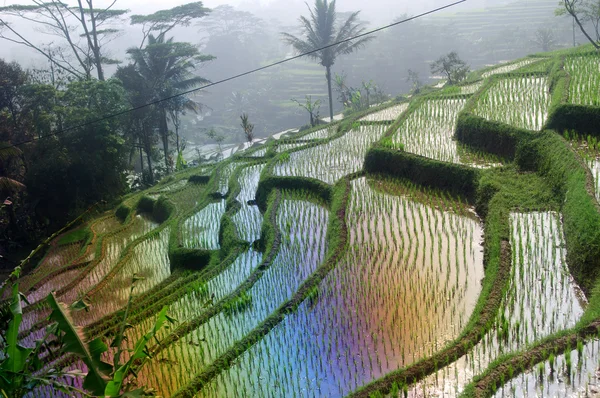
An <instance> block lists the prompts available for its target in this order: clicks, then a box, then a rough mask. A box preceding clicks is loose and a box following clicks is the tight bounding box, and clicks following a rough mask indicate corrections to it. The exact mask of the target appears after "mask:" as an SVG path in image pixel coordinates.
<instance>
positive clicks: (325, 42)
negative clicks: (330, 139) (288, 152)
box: [282, 0, 374, 120]
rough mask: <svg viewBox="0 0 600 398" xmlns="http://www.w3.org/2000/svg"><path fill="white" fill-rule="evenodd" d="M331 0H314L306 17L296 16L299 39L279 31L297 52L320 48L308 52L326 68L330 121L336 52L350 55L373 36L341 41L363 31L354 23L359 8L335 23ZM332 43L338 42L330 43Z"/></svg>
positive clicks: (334, 0) (360, 26) (333, 4)
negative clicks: (298, 23)
mask: <svg viewBox="0 0 600 398" xmlns="http://www.w3.org/2000/svg"><path fill="white" fill-rule="evenodd" d="M335 2H336V0H332V1H331V2H328V1H327V0H315V6H314V9H310V7H309V12H310V19H309V18H306V17H303V16H302V17H300V24H301V26H302V29H303V31H304V32H303V33H304V37H303V38H298V37H296V36H294V35H291V34H289V33H282V36H283V39H284V40H285V41H286V42H287V43H289V44H291V45H292V47H294V49H295V50H296V52H297V53H299V54H303V53H308V52H311V51H315V50H317V49H321V50H319V51H315V52H312V53H311V54H309V57H311V58H313V59H315V60H317V61H319V63H320V64H321V65H323V66H324V67H325V69H326V75H325V76H326V78H327V89H328V92H329V116H330V117H331V120H333V100H332V98H331V67H332V66H333V64H334V63H335V60H336V58H337V57H338V55H343V54H350V53H352V52H354V51H356V50H358V49H359V48H360V47H362V46H364V45H365V44H366V43H367V42H368V41H370V40H372V39H374V36H368V37H362V38H360V39H357V40H352V41H344V40H348V39H349V38H351V37H354V36H357V35H360V34H362V33H364V31H365V29H364V28H363V27H362V25H361V24H360V23H359V22H358V14H359V13H360V11H356V12H353V13H352V14H350V16H349V17H348V19H347V20H346V21H345V22H344V23H342V24H341V25H338V24H336V12H335ZM340 42H342V43H340ZM334 43H339V44H335V45H333V44H334ZM328 46H330V47H328ZM324 47H327V48H324Z"/></svg>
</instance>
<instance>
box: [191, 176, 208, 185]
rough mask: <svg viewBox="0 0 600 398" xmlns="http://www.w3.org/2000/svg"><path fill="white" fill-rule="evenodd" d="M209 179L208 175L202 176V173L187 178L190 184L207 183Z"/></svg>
mask: <svg viewBox="0 0 600 398" xmlns="http://www.w3.org/2000/svg"><path fill="white" fill-rule="evenodd" d="M209 180H210V176H203V175H193V176H190V178H188V182H189V183H190V184H208V181H209Z"/></svg>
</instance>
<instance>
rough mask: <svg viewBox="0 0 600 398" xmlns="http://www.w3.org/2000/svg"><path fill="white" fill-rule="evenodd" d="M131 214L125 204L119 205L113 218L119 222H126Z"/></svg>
mask: <svg viewBox="0 0 600 398" xmlns="http://www.w3.org/2000/svg"><path fill="white" fill-rule="evenodd" d="M131 212H132V210H131V209H130V208H129V207H127V205H125V203H121V204H120V205H119V207H117V210H115V216H116V217H117V218H118V219H119V220H121V222H125V220H127V218H128V217H129V215H130V214H131Z"/></svg>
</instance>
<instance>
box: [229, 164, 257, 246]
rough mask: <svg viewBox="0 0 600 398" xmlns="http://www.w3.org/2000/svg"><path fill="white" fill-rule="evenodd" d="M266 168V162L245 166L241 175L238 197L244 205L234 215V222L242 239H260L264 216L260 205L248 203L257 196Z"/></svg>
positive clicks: (251, 240) (252, 240)
mask: <svg viewBox="0 0 600 398" xmlns="http://www.w3.org/2000/svg"><path fill="white" fill-rule="evenodd" d="M264 168H265V165H264V164H258V165H255V166H250V167H245V168H244V169H242V172H241V173H240V176H239V179H238V180H239V183H240V186H241V191H240V193H239V194H238V196H237V197H236V200H237V201H238V202H240V204H241V205H242V207H241V208H240V210H239V211H238V212H237V213H236V214H235V215H234V216H233V222H234V223H235V226H236V228H237V231H238V234H239V236H240V238H241V239H243V240H245V241H248V242H254V241H255V240H258V239H260V229H261V226H262V220H263V216H262V214H261V213H260V210H259V209H258V206H256V205H251V204H248V202H249V201H253V200H254V199H255V198H256V190H257V189H258V181H259V180H260V173H261V172H262V170H263V169H264Z"/></svg>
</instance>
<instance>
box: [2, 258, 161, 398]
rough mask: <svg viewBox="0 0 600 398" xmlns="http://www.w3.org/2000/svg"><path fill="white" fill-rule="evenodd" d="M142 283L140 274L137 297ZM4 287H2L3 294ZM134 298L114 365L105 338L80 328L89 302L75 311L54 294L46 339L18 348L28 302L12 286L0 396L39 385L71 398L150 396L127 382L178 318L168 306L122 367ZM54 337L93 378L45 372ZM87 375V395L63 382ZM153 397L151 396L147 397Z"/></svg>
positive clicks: (76, 373)
mask: <svg viewBox="0 0 600 398" xmlns="http://www.w3.org/2000/svg"><path fill="white" fill-rule="evenodd" d="M19 273H20V268H19V267H17V268H16V269H15V271H14V272H13V274H11V277H10V279H9V281H8V283H10V282H11V281H13V280H16V279H17V278H18V276H19ZM137 280H139V279H138V278H136V277H135V276H134V279H133V283H132V286H131V293H132V292H133V289H134V287H135V282H136V281H137ZM3 291H4V288H3V289H2V292H0V293H3ZM131 297H132V295H131V294H130V298H129V301H128V305H127V310H126V311H125V314H124V317H123V320H122V323H121V328H120V334H119V336H117V338H116V339H115V344H113V346H114V347H116V348H117V354H116V356H115V362H114V365H111V364H108V363H106V362H103V361H102V359H101V356H102V354H103V353H105V352H106V351H107V350H108V347H107V346H106V344H104V343H103V342H102V340H101V339H100V338H98V339H95V340H92V341H88V340H87V338H86V337H85V335H84V334H83V332H82V330H81V329H80V328H79V327H77V326H75V325H74V323H73V321H72V318H71V311H77V310H82V309H86V308H87V304H85V303H84V302H83V301H77V302H75V303H74V304H73V305H72V306H71V308H69V307H67V306H66V305H65V304H63V303H61V302H58V301H57V300H56V296H55V295H54V293H51V294H49V295H48V297H47V302H48V305H49V307H50V309H51V313H50V318H49V319H50V321H52V322H53V323H51V325H50V326H49V327H47V329H46V334H45V336H44V337H43V338H42V339H41V340H38V341H37V342H36V344H35V347H34V348H24V347H22V346H21V345H19V344H18V341H19V337H18V332H19V325H20V324H21V322H22V319H23V310H22V307H23V306H22V298H21V294H20V293H19V288H18V285H17V284H16V283H13V285H12V296H11V304H10V306H9V307H10V311H9V314H7V313H6V312H5V311H3V312H2V316H3V318H6V317H8V318H9V322H8V328H7V329H4V328H2V329H0V334H1V335H2V336H1V337H2V338H1V339H0V347H1V348H2V351H3V353H4V355H3V356H2V360H0V392H2V395H3V396H5V397H12V396H23V395H27V392H31V391H33V390H35V389H36V388H37V387H39V386H48V385H49V386H52V387H53V388H54V389H55V390H56V391H62V392H64V393H66V394H70V395H81V396H89V394H90V393H91V394H92V396H103V397H104V396H105V397H125V396H141V395H142V394H145V392H144V390H141V389H138V390H132V389H131V385H129V384H127V385H125V384H124V381H125V380H126V379H127V378H128V377H129V376H130V375H133V374H135V371H134V367H139V366H141V365H140V361H141V360H142V359H146V358H148V354H147V350H146V345H147V343H148V342H149V341H150V340H151V339H153V338H154V336H155V335H156V333H157V332H158V331H159V330H160V329H161V328H162V327H163V325H164V324H165V323H166V322H172V319H171V318H169V317H168V316H167V315H166V311H167V308H166V307H164V308H163V309H162V311H161V312H160V313H159V315H158V317H157V319H156V322H155V324H154V326H153V327H152V329H151V330H150V331H149V332H148V333H146V334H145V335H144V336H143V337H142V338H141V339H140V340H139V341H137V342H136V344H135V348H134V350H133V351H132V355H131V356H130V359H129V360H128V361H127V362H125V363H124V364H120V362H119V356H120V353H121V352H122V347H121V344H122V343H123V341H124V337H123V336H124V332H125V326H126V324H127V315H128V310H129V307H130V306H131ZM52 336H56V341H57V342H58V343H59V345H58V348H55V350H56V353H58V354H59V355H60V354H67V353H70V354H74V355H75V356H76V357H77V358H79V359H81V360H82V361H83V362H84V363H85V364H86V366H87V368H88V372H87V374H84V373H82V372H81V371H79V370H74V371H67V372H63V371H61V370H60V369H55V368H49V369H48V368H46V369H45V368H44V367H43V363H42V361H41V360H40V357H41V356H42V352H43V350H46V351H49V350H50V347H49V346H48V345H47V344H46V342H47V341H49V339H50V338H51V337H52ZM78 376H83V388H84V389H85V391H82V390H78V389H77V388H75V387H73V386H71V385H69V384H65V383H62V382H61V381H60V380H61V378H64V377H78ZM146 395H147V394H146Z"/></svg>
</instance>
